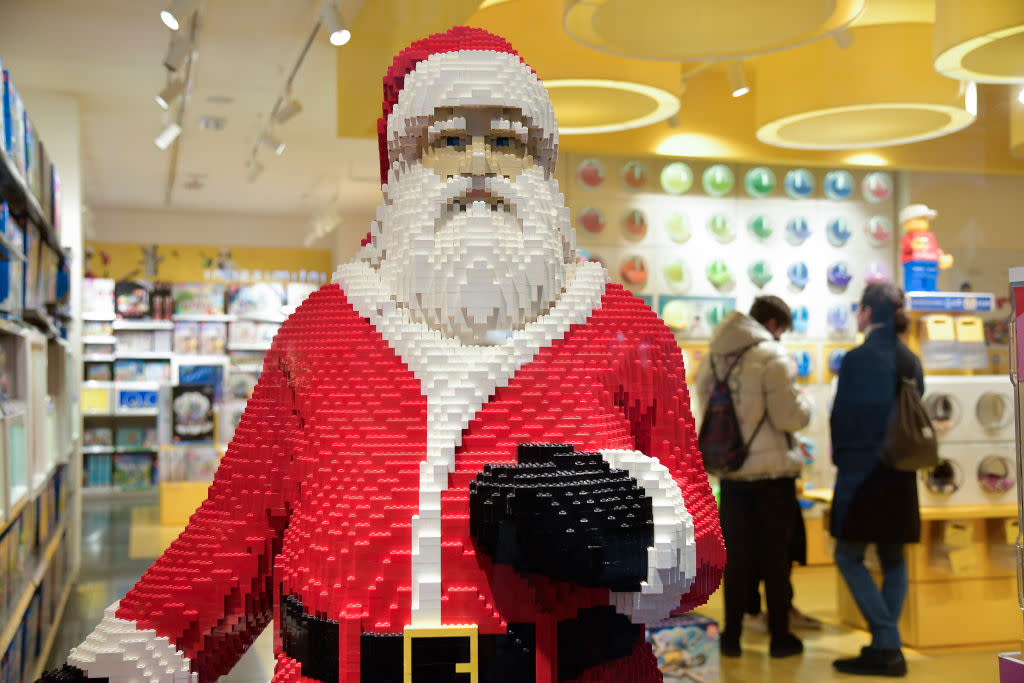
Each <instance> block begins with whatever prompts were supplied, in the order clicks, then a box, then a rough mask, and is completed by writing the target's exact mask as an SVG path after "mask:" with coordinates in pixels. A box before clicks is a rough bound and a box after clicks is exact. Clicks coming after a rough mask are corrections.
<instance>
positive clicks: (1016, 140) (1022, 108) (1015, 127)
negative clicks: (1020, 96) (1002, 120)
mask: <svg viewBox="0 0 1024 683" xmlns="http://www.w3.org/2000/svg"><path fill="white" fill-rule="evenodd" d="M1015 99H1016V98H1013V99H1011V100H1010V154H1012V155H1013V156H1015V157H1017V158H1018V159H1024V104H1021V103H1019V102H1015V101H1014V100H1015Z"/></svg>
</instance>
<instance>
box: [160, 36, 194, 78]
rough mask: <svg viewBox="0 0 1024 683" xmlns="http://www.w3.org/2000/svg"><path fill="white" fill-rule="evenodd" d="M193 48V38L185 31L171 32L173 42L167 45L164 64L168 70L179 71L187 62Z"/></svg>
mask: <svg viewBox="0 0 1024 683" xmlns="http://www.w3.org/2000/svg"><path fill="white" fill-rule="evenodd" d="M191 49H192V39H191V37H190V36H189V35H188V34H187V33H185V32H184V31H181V32H178V31H175V32H174V33H172V34H171V42H170V43H169V44H168V45H167V56H165V57H164V66H165V67H167V70H168V71H177V70H178V69H180V68H181V67H182V66H183V65H184V64H185V58H186V57H188V53H189V51H190V50H191Z"/></svg>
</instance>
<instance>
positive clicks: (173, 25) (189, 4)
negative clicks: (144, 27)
mask: <svg viewBox="0 0 1024 683" xmlns="http://www.w3.org/2000/svg"><path fill="white" fill-rule="evenodd" d="M198 6H199V0H173V1H172V2H171V4H170V5H169V6H168V7H167V8H166V9H163V10H160V20H161V21H162V22H164V25H165V26H166V27H167V28H169V29H171V30H172V31H177V30H178V29H179V28H180V27H181V25H182V24H184V23H185V21H186V20H187V19H188V18H189V16H191V15H192V13H193V12H195V11H196V7H198Z"/></svg>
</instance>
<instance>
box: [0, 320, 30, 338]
mask: <svg viewBox="0 0 1024 683" xmlns="http://www.w3.org/2000/svg"><path fill="white" fill-rule="evenodd" d="M26 329H27V328H26V327H25V326H24V325H21V324H19V323H16V322H14V321H12V320H8V319H7V318H0V332H4V333H7V334H16V335H19V336H23V335H24V334H25V330H26Z"/></svg>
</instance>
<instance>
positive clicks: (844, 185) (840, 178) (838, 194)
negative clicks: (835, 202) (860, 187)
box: [824, 169, 854, 200]
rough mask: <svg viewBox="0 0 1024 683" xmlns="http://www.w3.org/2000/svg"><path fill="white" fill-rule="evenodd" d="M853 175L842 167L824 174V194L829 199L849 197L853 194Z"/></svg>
mask: <svg viewBox="0 0 1024 683" xmlns="http://www.w3.org/2000/svg"><path fill="white" fill-rule="evenodd" d="M853 186H854V182H853V176H852V175H851V174H850V172H849V171H844V170H842V169H840V170H837V171H829V172H828V173H826V174H825V183H824V189H825V196H826V197H828V198H829V199H839V200H841V199H849V198H850V195H852V194H853Z"/></svg>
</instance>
